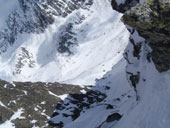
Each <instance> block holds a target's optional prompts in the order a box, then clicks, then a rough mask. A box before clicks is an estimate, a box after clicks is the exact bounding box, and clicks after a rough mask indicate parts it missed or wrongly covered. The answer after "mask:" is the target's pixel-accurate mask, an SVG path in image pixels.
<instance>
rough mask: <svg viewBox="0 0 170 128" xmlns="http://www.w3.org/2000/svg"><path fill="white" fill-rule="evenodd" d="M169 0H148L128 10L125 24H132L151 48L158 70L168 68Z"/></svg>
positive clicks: (169, 39)
mask: <svg viewBox="0 0 170 128" xmlns="http://www.w3.org/2000/svg"><path fill="white" fill-rule="evenodd" d="M169 17H170V1H169V0H161V1H159V0H149V1H148V2H146V3H144V4H139V5H137V6H135V7H132V8H131V9H130V10H128V11H127V12H126V13H125V14H124V16H123V21H124V23H125V24H128V25H130V26H132V27H133V28H134V29H136V30H137V31H138V32H139V34H140V35H141V36H142V37H144V38H145V39H146V40H147V42H148V44H149V46H150V47H151V48H152V51H151V53H150V54H149V55H148V56H150V55H151V57H152V59H153V62H154V64H155V66H156V68H157V70H158V71H160V72H163V71H167V70H168V69H170V37H169V35H170V27H169V26H170V18H169Z"/></svg>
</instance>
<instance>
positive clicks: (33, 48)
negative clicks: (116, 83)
mask: <svg viewBox="0 0 170 128" xmlns="http://www.w3.org/2000/svg"><path fill="white" fill-rule="evenodd" d="M82 16H83V17H85V18H84V20H83V21H82V22H81V23H80V24H74V23H75V22H76V21H78V20H79V19H80V18H81V17H82ZM121 16H122V14H120V13H118V12H116V11H113V10H112V8H111V5H110V2H109V1H107V0H102V1H99V0H95V2H94V4H93V5H92V6H91V7H90V9H89V10H84V9H79V10H76V11H74V12H73V13H72V14H70V15H69V16H68V17H67V18H60V17H56V21H55V24H53V25H51V26H49V27H48V29H47V30H46V31H45V33H42V34H22V35H20V36H19V38H18V39H17V41H16V42H15V43H14V45H13V46H12V47H10V48H9V49H8V50H7V52H6V53H4V54H2V55H1V56H0V66H1V67H3V68H1V69H0V78H1V79H4V80H7V81H32V82H35V81H43V82H55V81H57V82H64V83H71V84H78V85H94V84H95V79H96V78H97V79H100V78H102V77H103V75H104V74H105V73H106V72H107V71H110V70H111V68H112V67H113V65H115V64H116V63H117V62H118V61H119V60H120V59H121V58H122V53H123V52H124V49H125V48H126V46H127V44H128V38H129V32H128V31H127V29H126V27H125V25H124V24H123V23H122V22H121V21H120V18H121ZM69 23H73V24H74V26H73V30H72V31H73V32H74V33H75V38H76V39H77V41H76V42H77V44H76V45H74V46H72V47H71V48H70V50H71V51H72V53H73V54H72V55H68V54H66V53H65V54H61V53H59V52H57V47H58V45H59V44H58V43H59V42H58V41H59V36H60V33H61V32H62V31H63V29H62V28H63V27H65V26H66V25H68V24H69Z"/></svg>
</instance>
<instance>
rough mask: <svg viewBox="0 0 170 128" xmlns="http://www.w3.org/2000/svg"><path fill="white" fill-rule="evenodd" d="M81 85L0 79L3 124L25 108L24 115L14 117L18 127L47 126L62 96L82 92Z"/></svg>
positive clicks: (1, 122)
mask: <svg viewBox="0 0 170 128" xmlns="http://www.w3.org/2000/svg"><path fill="white" fill-rule="evenodd" d="M80 90H82V88H81V87H79V86H73V85H66V84H59V83H48V84H46V83H42V82H37V83H31V82H24V83H22V82H14V83H13V84H11V83H8V82H6V81H2V80H1V81H0V110H1V111H0V124H3V123H4V122H6V121H7V120H9V119H11V117H12V116H13V115H14V114H15V112H17V111H18V110H20V109H22V113H21V115H20V118H16V119H12V120H11V122H12V123H13V124H14V126H15V127H16V128H31V127H33V126H37V127H41V128H44V127H45V128H47V127H50V126H48V121H49V119H50V117H51V115H52V114H53V111H54V110H55V108H56V106H57V104H58V103H59V102H60V101H61V99H60V95H63V94H72V95H74V94H81V92H80Z"/></svg>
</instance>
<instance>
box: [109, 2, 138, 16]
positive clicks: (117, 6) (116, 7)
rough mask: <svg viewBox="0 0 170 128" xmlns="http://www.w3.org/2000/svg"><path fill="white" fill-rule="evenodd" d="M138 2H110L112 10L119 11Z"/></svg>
mask: <svg viewBox="0 0 170 128" xmlns="http://www.w3.org/2000/svg"><path fill="white" fill-rule="evenodd" d="M138 3H139V0H125V2H123V3H120V4H118V3H117V1H116V0H112V1H111V4H112V7H113V9H114V10H117V11H119V12H121V13H124V12H125V11H127V10H129V9H130V8H131V7H134V6H135V5H136V4H138Z"/></svg>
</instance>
